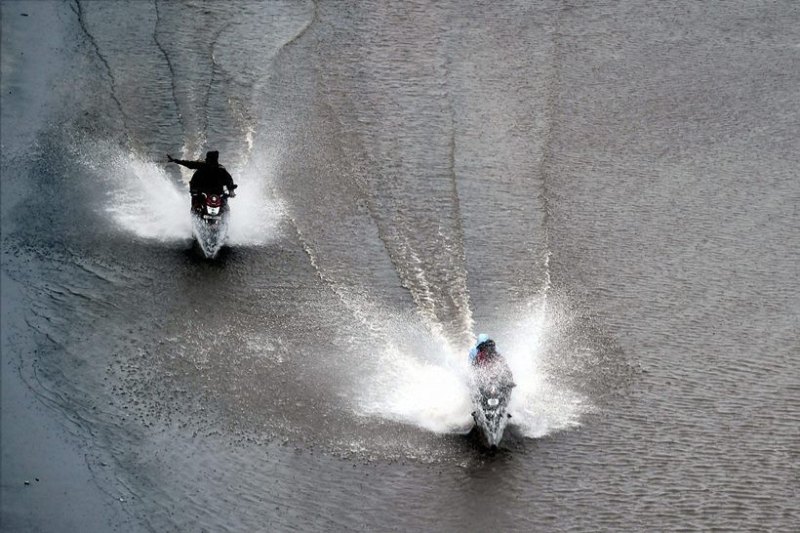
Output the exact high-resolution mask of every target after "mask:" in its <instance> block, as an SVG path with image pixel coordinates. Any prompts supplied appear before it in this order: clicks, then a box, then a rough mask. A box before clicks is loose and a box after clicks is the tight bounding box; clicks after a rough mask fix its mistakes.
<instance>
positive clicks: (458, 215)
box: [439, 37, 475, 340]
mask: <svg viewBox="0 0 800 533" xmlns="http://www.w3.org/2000/svg"><path fill="white" fill-rule="evenodd" d="M439 47H440V49H441V50H445V49H446V47H445V46H444V45H443V44H442V43H441V37H440V38H439ZM443 53H444V54H445V58H444V61H443V63H442V70H443V71H444V76H443V78H444V81H443V82H442V86H443V87H444V89H445V99H446V100H447V109H448V111H449V118H450V154H449V156H450V159H449V162H448V163H449V165H448V166H449V169H450V179H451V186H452V188H451V191H450V192H451V201H452V202H453V211H454V213H453V215H454V221H453V225H454V231H455V234H456V241H457V242H456V246H457V247H458V252H457V253H458V257H457V262H458V263H460V265H459V266H460V268H459V269H458V270H457V272H458V273H459V274H458V276H457V278H458V281H460V283H461V286H462V290H461V291H460V292H459V295H460V296H461V301H460V302H456V301H454V302H453V303H454V304H455V306H456V308H457V309H459V311H460V314H461V319H462V320H463V322H464V323H463V324H462V331H460V332H459V334H460V336H462V337H463V338H464V339H467V340H470V337H471V336H472V330H473V329H474V325H475V324H474V321H473V318H472V310H471V307H470V296H469V283H468V276H469V273H468V271H467V256H466V250H465V247H466V234H465V231H464V217H463V215H462V212H461V198H460V196H459V194H458V176H457V174H456V148H457V144H456V118H455V106H454V105H453V97H452V94H451V91H450V87H449V80H450V66H449V60H450V59H449V56H448V55H447V53H446V52H443ZM451 257H452V256H451ZM453 271H456V269H455V268H454V269H453Z"/></svg>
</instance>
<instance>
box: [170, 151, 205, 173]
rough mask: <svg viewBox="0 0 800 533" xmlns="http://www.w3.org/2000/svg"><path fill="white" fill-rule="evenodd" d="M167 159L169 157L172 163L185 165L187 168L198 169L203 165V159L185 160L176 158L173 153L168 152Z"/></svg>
mask: <svg viewBox="0 0 800 533" xmlns="http://www.w3.org/2000/svg"><path fill="white" fill-rule="evenodd" d="M167 159H169V162H170V163H177V164H179V165H183V166H185V167H186V168H192V169H195V170H196V169H198V168H200V167H202V166H203V164H204V162H203V161H185V160H183V159H175V158H173V157H172V156H171V155H169V154H167Z"/></svg>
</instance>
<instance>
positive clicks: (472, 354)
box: [469, 333, 489, 361]
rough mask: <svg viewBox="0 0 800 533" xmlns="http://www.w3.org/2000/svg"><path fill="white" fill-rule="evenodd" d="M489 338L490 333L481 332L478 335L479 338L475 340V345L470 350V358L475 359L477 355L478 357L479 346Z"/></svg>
mask: <svg viewBox="0 0 800 533" xmlns="http://www.w3.org/2000/svg"><path fill="white" fill-rule="evenodd" d="M488 340H489V335H487V334H486V333H481V334H480V335H478V339H477V340H476V341H475V346H473V347H472V349H470V351H469V360H470V361H474V360H475V358H476V357H478V346H480V345H481V344H483V343H484V342H486V341H488Z"/></svg>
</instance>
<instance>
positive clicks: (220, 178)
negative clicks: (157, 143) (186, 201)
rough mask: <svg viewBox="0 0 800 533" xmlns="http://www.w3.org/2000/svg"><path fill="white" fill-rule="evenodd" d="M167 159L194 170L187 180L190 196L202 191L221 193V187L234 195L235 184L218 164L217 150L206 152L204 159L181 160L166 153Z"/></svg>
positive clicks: (230, 194) (222, 191) (222, 190)
mask: <svg viewBox="0 0 800 533" xmlns="http://www.w3.org/2000/svg"><path fill="white" fill-rule="evenodd" d="M167 159H169V161H170V162H171V163H177V164H179V165H183V166H185V167H186V168H191V169H195V170H196V172H195V173H194V175H193V176H192V181H190V182H189V192H191V194H192V197H194V196H195V195H199V194H202V193H206V194H218V195H221V194H223V193H224V192H225V190H224V189H223V187H225V188H227V189H228V195H229V196H236V195H235V193H234V192H233V190H234V189H235V188H236V187H237V185H235V184H234V183H233V178H232V177H231V175H230V174H228V171H227V170H225V167H223V166H222V165H220V164H219V152H217V151H212V152H207V153H206V160H205V161H183V160H181V159H173V157H172V156H171V155H169V154H167Z"/></svg>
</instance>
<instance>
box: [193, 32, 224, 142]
mask: <svg viewBox="0 0 800 533" xmlns="http://www.w3.org/2000/svg"><path fill="white" fill-rule="evenodd" d="M230 25H231V23H230V22H228V23H227V24H224V25H222V26H220V28H219V30H217V32H216V33H215V34H214V36H213V37H212V39H211V44H210V45H209V49H208V51H209V53H208V55H209V59H211V79H210V80H208V90H207V91H206V96H205V99H204V100H203V110H205V119H206V120H205V124H204V125H203V134H202V135H203V136H202V138H201V143H200V144H204V143H207V142H208V124H209V122H210V121H211V120H210V117H209V116H208V103H209V102H210V101H211V92H212V91H213V89H214V80H216V77H217V70H218V68H219V66H218V64H217V60H216V58H215V57H214V53H215V51H216V48H217V44H218V43H219V38H220V35H222V32H224V31H225V30H226V29H228V27H229V26H230Z"/></svg>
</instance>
